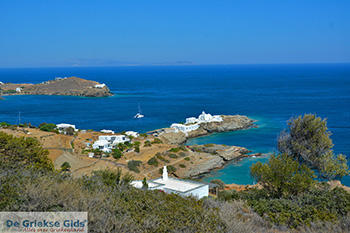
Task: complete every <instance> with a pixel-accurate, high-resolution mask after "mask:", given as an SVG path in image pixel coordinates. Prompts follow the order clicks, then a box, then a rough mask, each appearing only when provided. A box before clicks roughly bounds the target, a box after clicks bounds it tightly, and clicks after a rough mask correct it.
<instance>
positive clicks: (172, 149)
mask: <svg viewBox="0 0 350 233" xmlns="http://www.w3.org/2000/svg"><path fill="white" fill-rule="evenodd" d="M179 151H180V148H179V147H176V148H171V149H170V150H169V152H173V153H177V152H179Z"/></svg>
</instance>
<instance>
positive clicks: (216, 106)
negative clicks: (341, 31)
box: [0, 64, 350, 185]
mask: <svg viewBox="0 0 350 233" xmlns="http://www.w3.org/2000/svg"><path fill="white" fill-rule="evenodd" d="M69 76H77V77H81V78H84V79H90V80H95V81H98V82H100V83H105V84H106V85H108V87H110V89H111V91H112V92H113V93H114V96H112V97H103V98H86V97H72V96H34V95H33V96H6V97H5V99H4V100H0V122H1V121H6V122H9V123H12V124H17V123H18V122H19V120H20V121H21V123H24V122H30V123H32V124H34V125H39V124H40V123H42V122H47V123H56V124H58V123H70V124H75V125H76V126H77V127H78V128H79V129H94V130H102V129H111V130H114V131H125V130H134V131H138V132H147V131H150V130H153V129H158V128H162V127H168V126H170V125H171V124H172V123H174V122H183V121H184V120H185V118H187V117H192V116H198V115H199V114H200V113H201V112H202V111H205V112H206V113H211V114H227V115H234V114H241V115H247V116H248V117H250V118H252V119H255V120H257V122H256V124H257V125H258V128H252V129H247V130H241V131H235V132H228V133H215V134H211V135H209V136H205V137H200V138H195V139H192V140H189V141H188V142H187V143H188V144H189V145H193V144H207V143H218V144H227V145H236V146H243V147H246V148H248V149H249V150H251V151H253V152H255V153H259V152H260V153H271V152H272V153H274V152H277V147H276V145H277V138H278V136H279V134H280V132H281V131H282V130H284V129H286V127H287V122H288V120H289V119H291V118H293V117H297V116H299V115H302V114H305V113H313V114H317V116H320V117H322V118H327V122H328V128H329V130H330V131H331V132H332V136H331V138H332V140H333V143H334V151H335V153H342V154H345V155H347V156H348V160H349V161H350V64H288V65H287V64H278V65H202V66H125V67H59V68H21V69H17V68H16V69H14V68H12V69H0V81H2V82H13V83H40V82H42V81H47V80H51V79H54V78H55V77H69ZM139 106H140V109H141V111H142V114H144V115H145V117H144V118H141V119H134V118H133V116H134V115H135V114H136V113H137V112H138V110H139ZM19 116H20V117H19ZM267 160H268V156H264V157H262V158H246V159H243V160H241V161H236V162H231V163H228V164H227V165H226V166H225V167H223V168H222V169H220V170H215V171H212V172H211V173H210V174H208V175H206V176H205V177H204V178H203V179H204V180H205V181H209V180H211V179H221V180H223V181H224V182H225V183H236V184H254V180H253V179H252V177H251V176H250V173H249V171H250V166H251V165H252V164H254V163H256V162H259V161H260V162H266V161H267ZM342 182H343V183H344V184H345V185H350V177H344V178H343V179H342Z"/></svg>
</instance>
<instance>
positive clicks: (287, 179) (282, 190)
mask: <svg viewBox="0 0 350 233" xmlns="http://www.w3.org/2000/svg"><path fill="white" fill-rule="evenodd" d="M250 172H251V175H252V176H253V177H254V179H255V180H256V181H258V182H259V183H260V184H261V185H262V186H263V187H264V188H265V190H267V191H268V192H269V193H270V194H271V195H273V196H276V197H282V196H288V195H291V194H292V195H296V194H298V193H301V192H304V191H305V190H307V189H309V188H310V187H312V186H313V184H314V183H315V181H314V178H315V175H314V172H313V171H312V170H311V169H310V168H308V167H307V166H306V165H305V164H300V163H299V162H298V161H296V160H295V159H293V158H291V157H289V156H288V155H286V154H280V155H277V156H275V155H272V156H271V157H270V159H269V161H268V162H267V163H265V164H263V163H261V162H258V163H255V164H253V166H252V167H251V171H250Z"/></svg>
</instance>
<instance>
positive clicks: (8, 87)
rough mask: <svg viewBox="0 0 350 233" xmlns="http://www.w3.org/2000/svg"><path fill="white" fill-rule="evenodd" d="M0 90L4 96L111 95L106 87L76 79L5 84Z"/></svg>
mask: <svg viewBox="0 0 350 233" xmlns="http://www.w3.org/2000/svg"><path fill="white" fill-rule="evenodd" d="M96 85H97V86H98V87H96ZM99 85H100V86H99ZM0 88H1V91H2V93H3V94H5V95H69V96H84V97H106V96H111V95H112V93H111V92H110V90H109V88H108V87H107V86H106V85H103V84H100V83H98V82H95V81H91V80H86V79H81V78H77V77H70V78H64V79H58V80H51V81H46V82H43V83H39V84H13V83H5V84H3V85H1V86H0ZM16 89H17V91H16Z"/></svg>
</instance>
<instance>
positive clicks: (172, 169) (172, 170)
mask: <svg viewBox="0 0 350 233" xmlns="http://www.w3.org/2000/svg"><path fill="white" fill-rule="evenodd" d="M166 168H167V171H168V173H174V172H176V167H174V166H171V165H169V166H167V167H166ZM158 172H159V174H163V168H162V167H161V168H159V170H158Z"/></svg>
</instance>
